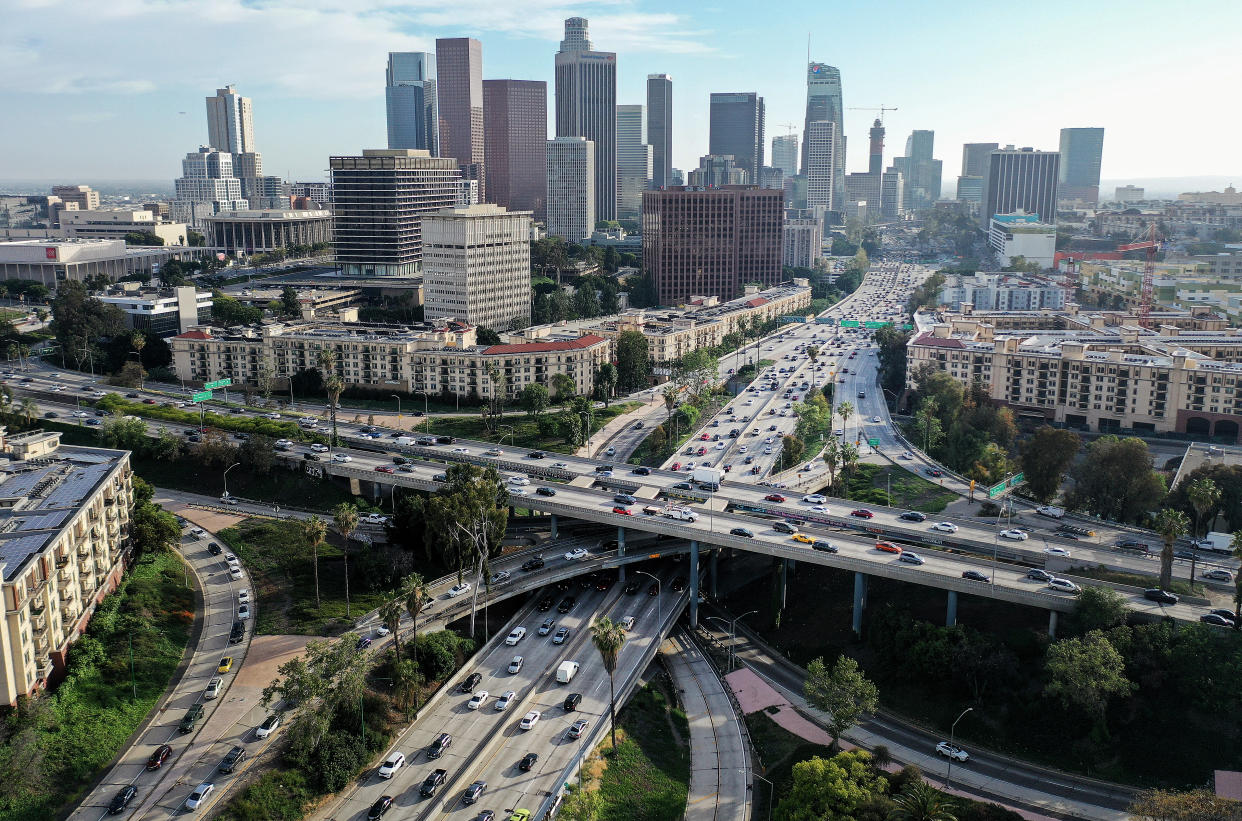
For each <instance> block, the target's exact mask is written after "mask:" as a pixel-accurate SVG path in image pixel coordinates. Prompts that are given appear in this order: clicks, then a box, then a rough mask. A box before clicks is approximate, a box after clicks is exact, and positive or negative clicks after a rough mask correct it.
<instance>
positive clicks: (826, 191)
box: [802, 120, 845, 214]
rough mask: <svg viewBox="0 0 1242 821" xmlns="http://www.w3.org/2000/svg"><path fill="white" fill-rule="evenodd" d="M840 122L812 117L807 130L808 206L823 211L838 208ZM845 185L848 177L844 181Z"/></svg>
mask: <svg viewBox="0 0 1242 821" xmlns="http://www.w3.org/2000/svg"><path fill="white" fill-rule="evenodd" d="M840 128H841V126H840V125H839V124H838V123H836V122H834V121H832V120H813V121H812V122H810V123H808V124H807V132H806V145H805V149H806V164H805V165H804V166H803V169H802V171H803V173H804V174H806V207H807V208H810V209H812V210H818V211H819V212H820V213H821V214H822V213H823V212H825V211H832V210H835V209H836V208H837V203H836V200H835V191H836V189H837V182H836V173H837V168H836V166H837V151H838V150H839V143H840V141H841V131H840ZM840 187H841V188H842V189H844V187H845V181H844V180H842V181H841V186H840Z"/></svg>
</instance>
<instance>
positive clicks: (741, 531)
mask: <svg viewBox="0 0 1242 821" xmlns="http://www.w3.org/2000/svg"><path fill="white" fill-rule="evenodd" d="M729 533H730V534H731V535H733V536H741V537H743V538H746V539H753V538H755V534H754V533H752V532H751V531H749V530H747V529H746V528H744V527H735V528H733V529H732V530H730V531H729Z"/></svg>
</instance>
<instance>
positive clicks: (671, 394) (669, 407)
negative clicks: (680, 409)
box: [662, 383, 677, 444]
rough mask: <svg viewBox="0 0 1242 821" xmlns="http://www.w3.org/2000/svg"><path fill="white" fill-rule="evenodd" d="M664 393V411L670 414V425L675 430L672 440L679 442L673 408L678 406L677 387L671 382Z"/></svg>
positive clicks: (674, 442) (675, 442)
mask: <svg viewBox="0 0 1242 821" xmlns="http://www.w3.org/2000/svg"><path fill="white" fill-rule="evenodd" d="M662 393H663V394H664V411H665V412H666V413H667V414H668V425H669V427H670V428H672V431H673V438H672V439H671V440H670V441H671V442H672V443H673V444H677V428H676V427H674V426H673V409H674V408H676V407H677V387H676V386H675V385H673V384H672V383H669V384H668V385H666V386H665V388H664V390H663V391H662Z"/></svg>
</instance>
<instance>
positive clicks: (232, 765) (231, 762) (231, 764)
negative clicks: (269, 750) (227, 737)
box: [220, 747, 246, 773]
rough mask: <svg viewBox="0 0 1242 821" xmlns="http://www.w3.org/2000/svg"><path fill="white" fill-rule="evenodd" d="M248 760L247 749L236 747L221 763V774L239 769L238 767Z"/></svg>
mask: <svg viewBox="0 0 1242 821" xmlns="http://www.w3.org/2000/svg"><path fill="white" fill-rule="evenodd" d="M245 760H246V748H245V747H234V748H233V749H231V750H229V751H228V754H227V755H225V756H224V760H223V761H221V762H220V772H222V773H231V772H233V770H235V769H237V765H238V764H241V763H242V762H243V761H245Z"/></svg>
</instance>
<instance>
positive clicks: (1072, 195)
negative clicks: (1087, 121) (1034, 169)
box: [1040, 128, 1104, 221]
mask: <svg viewBox="0 0 1242 821" xmlns="http://www.w3.org/2000/svg"><path fill="white" fill-rule="evenodd" d="M1103 153H1104V129H1102V128H1062V129H1061V170H1060V176H1059V177H1058V179H1057V182H1058V184H1059V185H1058V188H1059V191H1060V194H1059V196H1060V197H1061V198H1062V199H1066V200H1083V201H1084V202H1089V203H1091V204H1093V205H1094V204H1095V203H1098V202H1099V201H1100V159H1101V157H1102V155H1103ZM1040 216H1041V217H1043V218H1044V219H1047V220H1049V221H1051V217H1049V216H1045V215H1043V214H1040Z"/></svg>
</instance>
